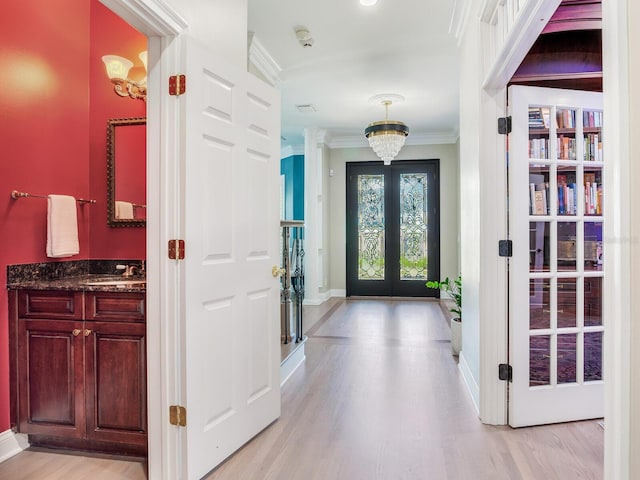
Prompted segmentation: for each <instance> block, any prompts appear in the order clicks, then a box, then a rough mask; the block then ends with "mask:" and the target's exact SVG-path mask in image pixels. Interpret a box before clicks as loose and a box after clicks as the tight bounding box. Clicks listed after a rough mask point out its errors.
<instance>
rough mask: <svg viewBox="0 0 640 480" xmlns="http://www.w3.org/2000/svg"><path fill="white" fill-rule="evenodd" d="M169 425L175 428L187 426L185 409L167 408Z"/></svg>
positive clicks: (173, 406) (175, 406) (178, 407)
mask: <svg viewBox="0 0 640 480" xmlns="http://www.w3.org/2000/svg"><path fill="white" fill-rule="evenodd" d="M169 423H170V424H171V425H175V426H176V427H186V426H187V409H186V408H184V407H181V406H180V405H170V406H169Z"/></svg>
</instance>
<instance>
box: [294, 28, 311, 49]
mask: <svg viewBox="0 0 640 480" xmlns="http://www.w3.org/2000/svg"><path fill="white" fill-rule="evenodd" d="M296 38H297V39H298V41H299V42H300V45H302V46H303V47H305V48H308V47H312V46H313V38H311V34H310V33H309V30H307V29H306V28H297V29H296Z"/></svg>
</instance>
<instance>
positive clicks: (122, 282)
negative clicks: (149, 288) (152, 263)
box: [84, 278, 147, 287]
mask: <svg viewBox="0 0 640 480" xmlns="http://www.w3.org/2000/svg"><path fill="white" fill-rule="evenodd" d="M146 283H147V280H146V279H144V278H139V279H137V280H96V281H94V282H85V283H84V284H85V285H90V286H100V285H104V286H107V285H110V286H116V287H126V286H127V285H144V284H146Z"/></svg>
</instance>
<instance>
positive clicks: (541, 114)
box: [529, 107, 602, 129]
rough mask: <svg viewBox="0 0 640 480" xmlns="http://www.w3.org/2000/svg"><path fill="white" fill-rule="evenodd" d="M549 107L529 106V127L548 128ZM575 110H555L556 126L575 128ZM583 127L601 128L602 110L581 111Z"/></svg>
mask: <svg viewBox="0 0 640 480" xmlns="http://www.w3.org/2000/svg"><path fill="white" fill-rule="evenodd" d="M550 112H551V109H550V108H549V107H529V128H533V129H539V128H550V126H549V118H550V116H551V114H550ZM576 126H577V125H576V111H575V110H572V109H558V110H556V125H555V127H556V128H576ZM582 126H583V128H602V112H598V111H593V110H585V111H583V112H582Z"/></svg>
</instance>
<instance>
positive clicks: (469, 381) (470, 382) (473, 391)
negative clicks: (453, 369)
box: [458, 352, 480, 416]
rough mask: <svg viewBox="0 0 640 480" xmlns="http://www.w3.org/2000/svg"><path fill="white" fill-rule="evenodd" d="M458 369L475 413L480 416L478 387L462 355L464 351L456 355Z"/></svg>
mask: <svg viewBox="0 0 640 480" xmlns="http://www.w3.org/2000/svg"><path fill="white" fill-rule="evenodd" d="M458 369H459V370H460V373H461V374H462V379H463V380H464V384H465V385H466V386H467V392H469V396H470V397H471V401H472V402H473V406H474V408H475V409H476V413H477V414H478V416H480V387H479V386H478V383H477V382H476V379H475V378H473V374H472V373H471V369H470V368H469V364H468V363H467V359H466V357H465V356H464V352H460V356H459V357H458Z"/></svg>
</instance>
